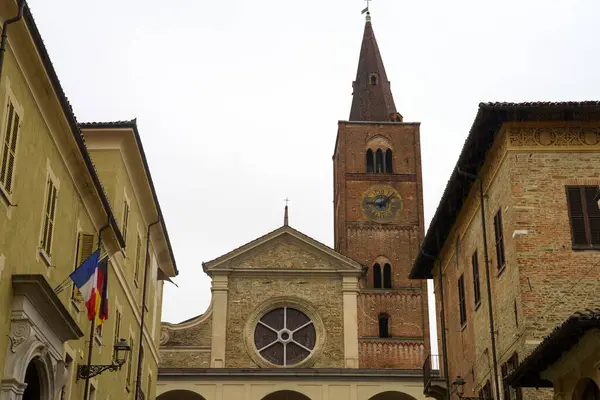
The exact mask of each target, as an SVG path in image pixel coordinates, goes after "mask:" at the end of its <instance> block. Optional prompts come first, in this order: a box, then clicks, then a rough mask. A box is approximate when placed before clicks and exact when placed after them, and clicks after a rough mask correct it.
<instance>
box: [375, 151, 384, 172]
mask: <svg viewBox="0 0 600 400" xmlns="http://www.w3.org/2000/svg"><path fill="white" fill-rule="evenodd" d="M383 171H384V166H383V151H382V150H381V149H377V152H376V153H375V172H376V173H378V174H381V173H382V172H383Z"/></svg>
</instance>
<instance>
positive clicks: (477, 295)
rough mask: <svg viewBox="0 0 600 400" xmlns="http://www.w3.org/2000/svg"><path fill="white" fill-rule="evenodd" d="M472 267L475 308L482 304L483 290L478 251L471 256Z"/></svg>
mask: <svg viewBox="0 0 600 400" xmlns="http://www.w3.org/2000/svg"><path fill="white" fill-rule="evenodd" d="M471 265H472V266H473V297H474V298H475V307H477V306H478V305H479V304H480V303H481V289H480V287H479V261H478V259H477V251H475V253H473V256H471Z"/></svg>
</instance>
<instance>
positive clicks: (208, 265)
mask: <svg viewBox="0 0 600 400" xmlns="http://www.w3.org/2000/svg"><path fill="white" fill-rule="evenodd" d="M284 235H289V236H291V237H293V238H296V239H298V240H300V241H301V242H304V243H306V244H308V245H309V246H312V247H313V248H315V249H317V250H319V251H321V252H323V253H325V254H327V255H328V256H330V257H333V258H335V259H337V260H339V261H340V262H341V263H343V264H345V265H347V266H348V269H355V270H357V271H362V265H361V264H359V263H357V262H356V261H354V260H353V259H351V258H348V257H346V256H344V255H342V254H340V253H338V252H337V251H335V250H334V249H332V248H331V247H329V246H327V245H325V244H323V243H321V242H319V241H317V240H315V239H313V238H311V237H310V236H307V235H305V234H303V233H302V232H300V231H297V230H296V229H294V228H292V227H290V226H289V225H283V226H282V227H280V228H278V229H275V230H274V231H271V232H269V233H267V234H265V235H263V236H261V237H259V238H257V239H254V240H253V241H251V242H248V243H246V244H244V245H243V246H240V247H238V248H237V249H235V250H232V251H230V252H229V253H226V254H224V255H222V256H220V257H217V258H215V259H214V260H211V261H207V262H203V263H202V269H203V270H204V272H207V271H208V270H212V269H214V268H217V267H218V266H219V265H221V264H224V263H226V262H227V261H229V260H231V259H233V258H235V257H237V256H239V255H242V254H243V253H246V252H248V251H250V250H252V249H255V248H257V247H259V246H261V245H263V244H265V243H268V242H270V241H272V240H274V239H276V238H278V237H281V236H284Z"/></svg>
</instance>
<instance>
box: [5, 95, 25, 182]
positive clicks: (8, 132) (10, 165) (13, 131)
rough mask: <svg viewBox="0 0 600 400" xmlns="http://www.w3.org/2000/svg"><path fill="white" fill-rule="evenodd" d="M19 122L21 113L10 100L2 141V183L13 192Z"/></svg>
mask: <svg viewBox="0 0 600 400" xmlns="http://www.w3.org/2000/svg"><path fill="white" fill-rule="evenodd" d="M19 123H20V121H19V115H18V114H17V112H16V111H15V107H14V106H13V104H12V103H11V102H9V103H8V117H7V121H6V129H5V131H4V140H3V141H2V158H1V159H0V183H1V184H2V186H3V187H4V189H5V190H6V191H7V192H8V193H12V184H13V174H14V170H15V157H16V153H17V136H18V133H19Z"/></svg>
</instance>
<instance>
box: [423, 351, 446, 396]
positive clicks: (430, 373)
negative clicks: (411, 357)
mask: <svg viewBox="0 0 600 400" xmlns="http://www.w3.org/2000/svg"><path fill="white" fill-rule="evenodd" d="M441 366H442V356H441V355H437V354H430V355H428V356H427V358H425V363H424V364H423V386H424V387H425V389H427V388H428V387H429V385H431V380H432V379H434V378H438V379H439V378H441V377H442V373H441V371H442V368H441Z"/></svg>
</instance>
